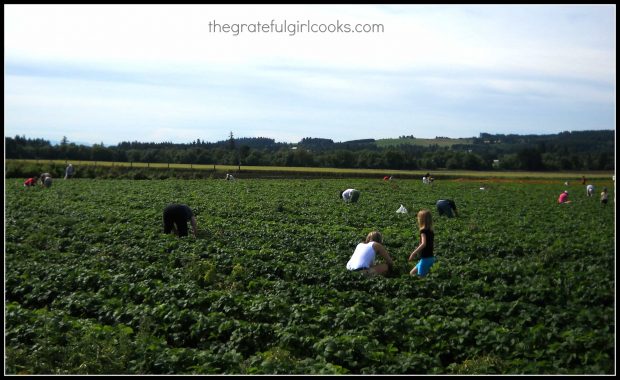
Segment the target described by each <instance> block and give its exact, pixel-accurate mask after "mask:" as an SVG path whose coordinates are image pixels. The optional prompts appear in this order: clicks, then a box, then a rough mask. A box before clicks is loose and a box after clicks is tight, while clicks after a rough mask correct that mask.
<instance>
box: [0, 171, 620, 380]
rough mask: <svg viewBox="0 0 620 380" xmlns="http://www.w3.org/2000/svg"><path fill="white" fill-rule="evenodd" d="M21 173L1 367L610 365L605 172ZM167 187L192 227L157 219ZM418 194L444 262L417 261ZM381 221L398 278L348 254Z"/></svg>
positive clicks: (40, 370)
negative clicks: (56, 176)
mask: <svg viewBox="0 0 620 380" xmlns="http://www.w3.org/2000/svg"><path fill="white" fill-rule="evenodd" d="M22 182H23V179H19V180H15V179H7V180H6V183H5V373H6V374H495V373H498V374H613V373H614V372H615V264H616V261H615V232H614V229H615V202H614V200H615V194H614V184H613V183H612V182H611V181H610V180H603V179H600V180H597V181H595V182H594V185H595V186H596V191H595V193H596V194H597V195H596V196H595V197H592V198H588V197H587V196H586V194H585V189H584V186H582V185H580V184H577V182H576V181H575V182H574V184H573V183H571V184H570V185H569V186H568V187H566V186H564V185H563V180H562V181H559V180H554V181H546V182H544V181H541V183H520V182H518V181H514V182H511V181H496V182H494V181H484V182H482V181H481V182H477V181H448V180H446V181H435V183H434V184H433V185H432V186H431V185H424V184H422V182H421V181H420V180H396V181H391V182H385V181H382V180H378V179H329V180H318V179H317V180H300V179H290V180H265V179H247V180H246V179H244V180H237V181H224V180H221V179H209V180H174V179H169V180H158V181H155V180H96V179H95V180H93V179H73V180H68V181H63V180H56V181H55V182H54V184H53V186H52V187H51V188H50V189H42V188H36V189H25V188H24V187H23V186H22ZM481 186H484V188H485V189H484V190H481V189H480V187H481ZM603 186H606V187H607V188H608V189H609V192H610V194H609V199H610V203H609V204H608V205H607V206H606V207H602V206H601V205H600V203H599V201H598V194H599V193H600V190H601V188H602V187H603ZM348 187H353V188H356V189H359V190H360V191H361V196H360V200H359V202H358V203H355V204H345V203H343V202H342V201H341V200H340V199H339V198H338V194H339V192H340V191H341V190H343V189H345V188H348ZM565 188H568V190H569V192H570V198H571V199H572V203H570V204H563V205H558V204H557V203H556V199H557V196H558V195H559V194H560V192H561V191H563V190H564V189H565ZM441 198H452V199H454V200H455V201H456V204H457V206H458V210H459V214H460V216H459V217H458V218H454V219H446V218H441V217H439V216H438V215H437V212H436V209H435V206H434V204H435V201H436V200H437V199H441ZM173 202H178V203H185V204H187V205H189V206H190V207H191V208H192V209H193V210H194V211H195V212H196V214H197V221H198V229H199V234H198V238H193V237H185V238H178V237H175V236H171V235H164V234H163V233H162V211H163V209H164V207H165V206H166V205H167V204H168V203H173ZM401 204H402V205H404V206H405V207H406V208H407V209H408V210H409V213H407V214H398V213H396V210H397V209H398V208H399V206H400V205H401ZM422 208H428V209H430V210H431V211H432V214H433V219H434V230H435V254H436V255H437V258H438V261H437V263H436V264H435V265H434V266H433V268H432V269H431V273H430V274H429V275H428V276H427V277H423V278H419V277H416V278H413V277H411V276H409V275H408V271H409V269H411V267H412V266H413V263H408V262H407V257H408V255H409V253H410V252H411V251H413V249H414V248H415V247H416V246H417V244H418V239H419V235H418V232H417V225H416V220H415V214H416V212H417V211H418V210H420V209H422ZM374 229H377V230H379V231H381V232H382V233H383V236H384V243H385V246H386V248H387V250H388V252H389V253H390V255H391V256H392V257H393V258H394V260H395V264H396V265H395V266H396V271H395V272H394V273H391V274H390V275H389V276H388V277H385V278H384V277H374V278H367V277H364V276H363V275H362V274H360V273H358V272H349V271H347V270H346V269H345V264H346V262H347V261H348V259H349V258H350V256H351V254H352V253H353V250H354V248H355V245H356V244H357V243H358V242H360V241H361V240H363V238H364V237H365V236H366V234H367V233H368V232H370V231H371V230H374Z"/></svg>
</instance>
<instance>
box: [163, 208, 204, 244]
mask: <svg viewBox="0 0 620 380" xmlns="http://www.w3.org/2000/svg"><path fill="white" fill-rule="evenodd" d="M187 222H191V224H192V235H194V237H196V230H197V228H196V217H195V216H194V213H193V212H192V209H190V208H189V207H188V206H187V205H183V204H170V205H168V206H166V208H165V209H164V233H165V234H169V233H170V232H174V233H176V234H177V235H178V236H187Z"/></svg>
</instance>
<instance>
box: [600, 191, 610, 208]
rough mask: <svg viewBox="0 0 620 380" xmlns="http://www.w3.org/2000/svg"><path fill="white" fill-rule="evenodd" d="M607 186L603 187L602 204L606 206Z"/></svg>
mask: <svg viewBox="0 0 620 380" xmlns="http://www.w3.org/2000/svg"><path fill="white" fill-rule="evenodd" d="M607 198H608V195H607V188H606V187H603V191H601V206H605V205H606V204H607Z"/></svg>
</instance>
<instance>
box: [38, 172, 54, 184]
mask: <svg viewBox="0 0 620 380" xmlns="http://www.w3.org/2000/svg"><path fill="white" fill-rule="evenodd" d="M40 181H41V186H45V187H51V186H52V175H51V174H50V173H43V174H41V178H40Z"/></svg>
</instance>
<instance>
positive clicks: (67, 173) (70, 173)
mask: <svg viewBox="0 0 620 380" xmlns="http://www.w3.org/2000/svg"><path fill="white" fill-rule="evenodd" d="M74 172H75V169H74V168H73V164H69V165H68V166H67V168H66V169H65V179H69V178H71V177H73V173H74Z"/></svg>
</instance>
